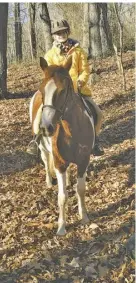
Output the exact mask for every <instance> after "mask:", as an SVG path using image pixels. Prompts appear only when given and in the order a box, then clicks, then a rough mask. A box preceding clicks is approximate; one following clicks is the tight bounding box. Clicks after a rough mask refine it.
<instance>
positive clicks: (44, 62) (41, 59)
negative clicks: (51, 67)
mask: <svg viewBox="0 0 136 283" xmlns="http://www.w3.org/2000/svg"><path fill="white" fill-rule="evenodd" d="M40 67H41V69H42V70H43V71H44V70H45V69H46V68H47V67H48V64H47V61H46V60H45V59H44V58H43V57H40Z"/></svg>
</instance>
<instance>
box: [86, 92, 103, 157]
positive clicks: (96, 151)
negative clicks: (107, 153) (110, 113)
mask: <svg viewBox="0 0 136 283" xmlns="http://www.w3.org/2000/svg"><path fill="white" fill-rule="evenodd" d="M84 97H85V99H86V100H88V101H89V102H90V103H91V104H92V105H93V107H94V109H95V111H96V114H97V123H96V125H95V132H96V139H95V145H94V148H93V155H96V156H101V155H103V154H104V150H103V149H102V148H101V147H100V146H99V139H98V135H99V133H100V129H101V125H102V118H103V115H102V111H101V109H100V108H99V106H98V105H97V104H96V103H95V102H94V100H93V99H92V97H91V96H84Z"/></svg>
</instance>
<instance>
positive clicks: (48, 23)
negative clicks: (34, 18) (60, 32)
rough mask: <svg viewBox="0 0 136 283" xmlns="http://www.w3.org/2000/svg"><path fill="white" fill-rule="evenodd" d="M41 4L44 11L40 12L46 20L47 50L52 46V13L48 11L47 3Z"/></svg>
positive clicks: (44, 20)
mask: <svg viewBox="0 0 136 283" xmlns="http://www.w3.org/2000/svg"><path fill="white" fill-rule="evenodd" d="M41 5H42V12H41V14H40V17H41V19H42V20H43V22H44V34H45V48H46V52H47V51H48V50H49V49H50V48H51V46H52V36H51V21H50V15H49V12H48V7H47V4H46V3H42V4H41Z"/></svg>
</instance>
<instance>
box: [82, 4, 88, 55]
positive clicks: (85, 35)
mask: <svg viewBox="0 0 136 283" xmlns="http://www.w3.org/2000/svg"><path fill="white" fill-rule="evenodd" d="M83 15H84V18H83V48H84V50H85V51H86V53H88V46H89V4H88V3H84V4H83Z"/></svg>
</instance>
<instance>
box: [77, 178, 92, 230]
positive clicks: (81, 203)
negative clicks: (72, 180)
mask: <svg viewBox="0 0 136 283" xmlns="http://www.w3.org/2000/svg"><path fill="white" fill-rule="evenodd" d="M85 180H86V172H85V173H84V175H83V177H82V178H78V179H77V197H78V211H79V215H80V218H81V220H82V223H83V224H85V223H87V222H88V221H89V219H88V216H87V213H86V208H85Z"/></svg>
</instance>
